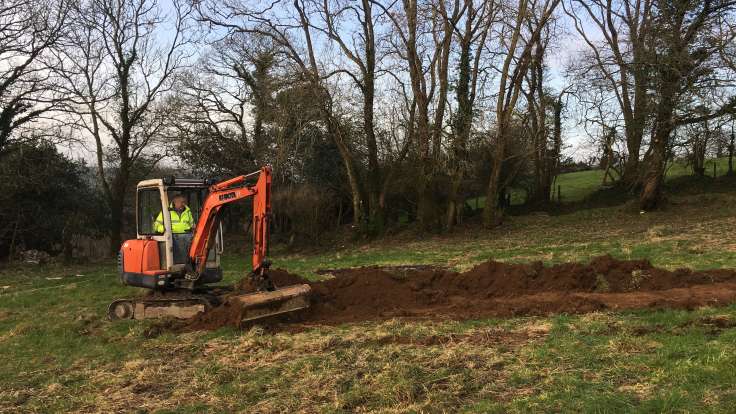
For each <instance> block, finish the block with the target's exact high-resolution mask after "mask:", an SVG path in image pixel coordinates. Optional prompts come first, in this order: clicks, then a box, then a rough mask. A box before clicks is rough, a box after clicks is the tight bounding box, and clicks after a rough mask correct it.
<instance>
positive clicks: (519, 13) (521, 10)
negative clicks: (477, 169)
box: [483, 0, 560, 226]
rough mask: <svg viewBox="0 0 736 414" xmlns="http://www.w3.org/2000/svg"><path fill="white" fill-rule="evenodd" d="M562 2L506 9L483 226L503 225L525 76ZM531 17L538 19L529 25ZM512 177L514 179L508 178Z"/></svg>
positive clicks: (528, 1)
mask: <svg viewBox="0 0 736 414" xmlns="http://www.w3.org/2000/svg"><path fill="white" fill-rule="evenodd" d="M559 3H560V1H559V0H544V2H537V1H536V0H519V1H518V3H517V4H516V7H515V8H509V9H506V11H505V13H508V15H507V16H506V19H505V21H504V27H503V28H502V29H501V33H500V36H502V40H501V44H502V47H503V53H504V54H505V57H504V59H503V61H502V63H501V66H500V67H499V68H498V72H499V81H498V95H497V98H496V125H495V132H494V136H493V137H492V142H493V150H492V154H491V160H492V164H491V171H490V178H489V181H488V187H487V190H486V200H485V207H484V210H483V223H484V224H485V225H486V226H494V225H497V224H499V223H500V221H501V218H502V216H503V210H502V209H501V208H500V206H499V203H498V200H499V195H500V194H501V193H502V192H503V191H504V190H505V187H506V186H507V185H508V181H509V178H508V177H507V179H506V180H504V181H505V182H502V174H501V172H502V169H503V164H504V161H505V160H506V155H507V146H508V145H509V136H510V133H509V131H510V129H511V128H512V120H513V116H514V112H515V110H516V106H517V101H518V99H519V95H520V94H521V91H522V87H523V81H524V77H525V76H526V73H527V71H528V70H529V66H530V64H531V60H532V52H533V50H534V46H535V44H537V43H538V41H539V40H538V39H539V38H540V36H541V33H542V30H543V29H544V28H545V26H546V25H547V23H548V22H549V20H550V18H551V17H552V13H553V12H554V10H555V8H556V7H557V5H558V4H559ZM529 15H535V16H536V18H535V19H534V20H533V21H532V24H531V26H530V25H529V22H528V20H527V19H528V18H529ZM509 177H511V176H509Z"/></svg>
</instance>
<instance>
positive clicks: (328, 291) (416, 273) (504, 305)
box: [186, 256, 736, 329]
mask: <svg viewBox="0 0 736 414" xmlns="http://www.w3.org/2000/svg"><path fill="white" fill-rule="evenodd" d="M331 274H332V275H334V276H335V277H334V278H331V279H327V280H324V281H321V282H308V281H306V280H304V279H302V278H300V277H299V276H296V275H293V274H290V273H288V272H286V271H284V270H280V269H276V270H272V271H271V277H272V278H273V280H274V283H275V284H276V285H277V286H287V285H291V284H297V283H309V284H310V285H311V287H312V292H313V294H312V305H311V308H310V309H309V310H308V311H306V312H303V313H302V314H300V315H297V318H298V320H299V322H301V324H308V325H312V324H327V325H334V324H339V323H345V322H359V321H367V320H380V319H387V318H394V317H409V318H426V319H443V318H444V319H474V318H483V317H506V316H516V315H549V314H556V313H583V312H591V311H596V310H603V309H613V310H617V309H637V308H662V307H667V308H688V309H692V308H695V307H698V306H702V305H719V304H726V303H729V302H732V301H735V300H736V271H734V270H709V271H704V272H693V271H691V270H688V269H680V270H676V271H673V272H672V271H668V270H664V269H659V268H655V267H653V266H652V265H651V264H650V263H649V262H648V261H644V260H630V261H621V260H616V259H614V258H612V257H610V256H601V257H598V258H595V259H593V260H592V261H591V262H590V263H588V264H582V263H565V264H561V265H556V266H550V267H545V266H543V265H542V263H541V262H536V263H531V264H506V263H500V262H495V261H489V262H486V263H483V264H480V265H478V266H476V267H475V268H473V269H471V270H469V271H467V272H464V273H458V272H453V271H449V270H446V269H439V268H432V267H426V266H419V267H390V268H380V267H363V268H357V269H341V270H335V271H332V272H331ZM236 291H237V292H239V293H244V292H250V291H252V287H251V286H249V284H248V282H247V280H246V281H244V282H241V283H240V284H239V285H238V286H237V287H236ZM240 314H241V310H240V309H238V308H237V306H233V305H229V304H226V305H224V306H221V307H219V308H216V309H213V310H212V311H210V312H208V313H206V314H203V315H200V316H199V317H197V318H194V319H193V320H191V321H189V322H188V323H187V325H186V327H187V329H214V328H218V327H221V326H225V325H238V324H239V320H240ZM291 318H294V316H292V317H291ZM277 322H279V323H283V322H285V320H284V319H283V318H281V319H279V320H278V321H277Z"/></svg>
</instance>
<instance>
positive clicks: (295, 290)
mask: <svg viewBox="0 0 736 414" xmlns="http://www.w3.org/2000/svg"><path fill="white" fill-rule="evenodd" d="M254 178H257V179H256V182H255V184H249V183H250V182H252V179H254ZM174 195H175V198H183V199H185V200H186V204H184V206H185V208H186V209H187V210H189V211H190V214H191V215H193V216H196V217H197V219H196V223H195V225H193V226H192V229H191V230H192V231H191V232H185V233H181V232H179V233H174V231H173V228H174V225H173V223H174V221H175V220H177V222H176V223H177V225H179V228H181V223H180V222H179V221H178V220H180V219H181V218H180V217H181V214H182V212H179V213H176V214H175V213H174V212H173V211H174V210H175V208H174V204H173V203H171V204H170V201H169V199H170V198H171V197H170V196H174ZM246 198H252V199H253V216H252V221H251V228H252V231H253V254H252V257H251V266H252V270H251V272H250V277H251V278H252V282H253V283H251V285H253V286H255V287H256V289H255V291H253V292H246V293H242V292H235V291H234V290H233V288H232V287H223V286H211V285H210V284H211V283H216V282H219V281H221V280H222V269H221V268H220V255H221V253H222V252H223V248H224V238H223V234H222V225H221V220H222V212H223V211H224V209H225V208H226V206H228V205H229V204H232V203H235V202H238V201H240V200H243V199H246ZM190 206H191V210H190ZM170 210H171V211H172V212H171V213H169V211H170ZM270 217H271V168H270V167H263V168H261V169H260V170H259V171H256V172H254V173H251V174H247V175H241V176H238V177H234V178H231V179H229V180H225V181H222V182H218V183H211V182H209V181H205V180H198V179H175V178H167V179H155V180H146V181H142V182H140V183H139V184H138V191H137V214H136V218H137V220H136V221H137V238H136V239H135V240H128V241H126V242H124V243H123V244H122V246H121V249H120V255H119V267H120V279H121V281H122V282H123V284H125V285H129V286H136V287H142V288H146V289H149V291H150V292H149V294H148V295H147V296H143V297H137V298H134V299H120V300H116V301H114V302H113V303H111V304H110V306H109V308H108V317H109V318H110V319H149V318H162V317H171V318H178V319H187V318H191V317H193V316H196V315H198V314H200V313H203V312H207V311H208V310H210V309H212V308H214V307H217V306H222V305H224V304H227V305H228V306H238V308H239V309H240V310H241V315H242V321H243V322H246V321H252V320H256V319H261V318H265V317H269V316H274V315H279V314H283V313H290V312H295V311H298V310H302V309H305V308H307V307H309V295H310V292H311V289H310V287H309V285H307V284H303V285H293V286H286V287H281V288H279V287H277V286H274V284H273V281H272V280H271V279H270V277H269V275H268V268H269V266H270V262H269V261H268V260H267V259H266V254H267V253H268V240H269V220H270ZM162 229H163V231H161V230H162Z"/></svg>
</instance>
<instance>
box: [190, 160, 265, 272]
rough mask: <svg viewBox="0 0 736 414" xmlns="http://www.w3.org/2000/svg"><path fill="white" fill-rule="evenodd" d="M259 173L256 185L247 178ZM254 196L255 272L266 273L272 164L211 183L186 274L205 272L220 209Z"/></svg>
mask: <svg viewBox="0 0 736 414" xmlns="http://www.w3.org/2000/svg"><path fill="white" fill-rule="evenodd" d="M256 176H257V177H258V180H257V181H256V183H255V184H254V185H248V184H247V182H248V180H249V179H251V178H253V177H256ZM248 197H253V223H252V229H253V257H252V266H253V273H254V274H257V275H260V276H263V272H264V271H265V270H266V269H267V268H268V265H269V263H268V261H267V260H266V253H267V250H268V232H269V223H268V221H269V219H270V216H271V167H268V166H266V167H263V168H261V169H260V171H256V172H254V173H251V174H246V175H241V176H238V177H234V178H231V179H229V180H226V181H222V182H220V183H217V184H213V185H212V186H210V191H209V194H208V195H207V198H206V199H205V201H204V203H203V204H202V212H201V214H200V218H199V222H198V223H197V228H196V230H195V232H194V235H193V237H192V244H191V246H190V248H189V258H190V261H191V267H192V269H191V271H190V272H188V275H187V278H188V279H190V280H196V279H198V278H199V275H201V274H202V273H204V271H205V267H206V265H207V256H208V254H209V251H210V249H211V248H212V244H213V243H214V240H215V234H216V233H217V228H218V224H219V222H220V219H221V217H220V211H221V209H222V207H223V206H225V205H226V204H230V203H234V202H237V201H240V200H242V199H245V198H248Z"/></svg>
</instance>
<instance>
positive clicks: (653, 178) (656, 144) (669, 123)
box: [639, 67, 680, 211]
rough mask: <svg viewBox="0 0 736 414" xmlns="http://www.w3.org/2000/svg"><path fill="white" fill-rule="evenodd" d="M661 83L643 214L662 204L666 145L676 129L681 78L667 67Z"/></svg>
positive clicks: (647, 162)
mask: <svg viewBox="0 0 736 414" xmlns="http://www.w3.org/2000/svg"><path fill="white" fill-rule="evenodd" d="M661 82H662V86H661V87H660V90H659V98H660V101H659V104H658V105H657V115H656V119H655V123H654V135H653V137H652V143H651V144H650V146H649V151H647V156H646V157H645V158H644V165H645V167H644V168H645V171H644V173H643V175H642V179H641V194H640V196H639V204H640V207H641V209H642V210H644V211H649V210H653V209H655V208H657V207H659V205H660V204H661V201H662V184H663V183H664V173H665V164H666V162H667V144H668V143H669V139H670V135H671V134H672V131H673V129H674V119H673V114H674V105H675V93H676V92H675V91H677V89H678V86H679V82H680V76H679V74H678V73H677V72H676V70H675V69H674V68H667V67H665V68H664V69H663V73H662V81H661Z"/></svg>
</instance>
